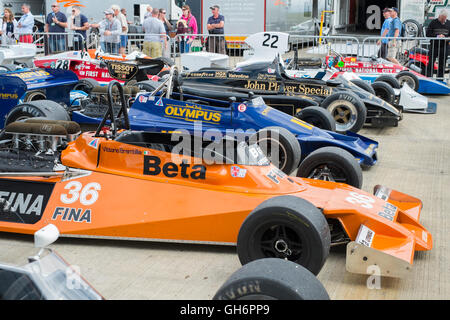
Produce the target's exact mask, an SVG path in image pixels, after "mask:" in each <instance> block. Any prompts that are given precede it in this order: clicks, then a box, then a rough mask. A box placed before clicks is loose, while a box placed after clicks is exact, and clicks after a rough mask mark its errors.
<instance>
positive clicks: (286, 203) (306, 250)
mask: <svg viewBox="0 0 450 320" xmlns="http://www.w3.org/2000/svg"><path fill="white" fill-rule="evenodd" d="M330 243H331V235H330V228H329V226H328V222H327V220H326V219H325V217H324V215H323V214H322V212H321V211H320V210H319V209H318V208H317V207H316V206H314V205H313V204H312V203H310V202H309V201H307V200H305V199H302V198H299V197H296V196H291V195H287V196H279V197H274V198H271V199H268V200H266V201H264V202H263V203H261V204H260V205H259V206H257V207H256V208H255V209H254V210H253V211H252V212H251V213H250V214H249V215H248V216H247V218H246V219H245V220H244V222H243V223H242V225H241V228H240V229H239V234H238V239H237V254H238V257H239V261H240V262H241V263H242V264H243V265H245V264H247V263H249V262H251V261H254V260H258V259H263V258H278V259H283V260H290V261H292V262H295V263H297V264H299V265H302V266H303V267H305V268H306V269H308V270H309V271H310V272H312V273H313V274H315V275H317V274H318V273H319V272H320V270H321V269H322V267H323V265H324V263H325V260H326V259H327V257H328V254H329V252H330Z"/></svg>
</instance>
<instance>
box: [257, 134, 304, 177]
mask: <svg viewBox="0 0 450 320" xmlns="http://www.w3.org/2000/svg"><path fill="white" fill-rule="evenodd" d="M264 140H268V141H270V140H272V141H274V142H273V143H276V144H278V145H279V152H280V154H281V156H279V158H278V159H279V160H280V161H279V162H277V161H275V160H276V159H273V157H271V155H270V154H268V150H269V148H268V147H269V145H267V144H266V143H264V142H261V141H264ZM254 143H257V144H258V145H259V146H260V148H261V150H262V151H263V152H264V154H265V155H266V156H268V158H269V160H271V162H272V163H273V164H274V165H275V166H277V167H278V168H279V169H280V170H281V171H283V172H284V173H286V174H288V175H289V174H291V173H292V172H293V171H294V170H295V169H297V167H298V165H299V163H300V159H301V155H302V150H301V148H300V143H299V142H298V140H297V138H296V137H295V136H294V135H293V134H292V133H291V132H290V131H289V130H287V129H285V128H281V127H267V128H264V129H262V130H260V131H258V132H257V133H256V134H254V135H253V136H252V137H250V144H254ZM280 162H281V163H280Z"/></svg>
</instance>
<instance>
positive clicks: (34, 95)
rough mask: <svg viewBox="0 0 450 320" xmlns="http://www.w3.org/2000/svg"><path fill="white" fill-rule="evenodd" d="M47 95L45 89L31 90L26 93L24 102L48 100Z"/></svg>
mask: <svg viewBox="0 0 450 320" xmlns="http://www.w3.org/2000/svg"><path fill="white" fill-rule="evenodd" d="M46 99H47V96H46V95H45V91H44V90H31V91H27V93H25V97H24V98H23V102H31V101H40V100H46Z"/></svg>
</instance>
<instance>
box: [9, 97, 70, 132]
mask: <svg viewBox="0 0 450 320" xmlns="http://www.w3.org/2000/svg"><path fill="white" fill-rule="evenodd" d="M38 117H42V118H45V119H47V120H64V121H70V116H69V113H68V112H67V111H66V109H64V107H63V106H61V105H59V104H57V103H56V102H54V101H50V100H39V101H30V102H26V103H22V104H20V105H17V106H15V107H14V108H13V109H12V110H11V111H10V112H9V113H8V115H7V116H6V121H5V126H6V125H8V124H10V123H12V122H14V121H17V120H19V119H20V120H24V119H27V118H38Z"/></svg>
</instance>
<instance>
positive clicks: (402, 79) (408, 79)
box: [398, 76, 416, 89]
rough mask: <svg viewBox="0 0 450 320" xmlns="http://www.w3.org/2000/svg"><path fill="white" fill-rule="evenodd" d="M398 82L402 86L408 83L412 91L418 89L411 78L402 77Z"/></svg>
mask: <svg viewBox="0 0 450 320" xmlns="http://www.w3.org/2000/svg"><path fill="white" fill-rule="evenodd" d="M398 82H400V85H401V86H403V84H405V83H406V84H407V85H408V86H409V87H410V88H411V89H415V87H416V82H415V81H414V79H413V78H412V77H410V76H401V77H399V78H398Z"/></svg>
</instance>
